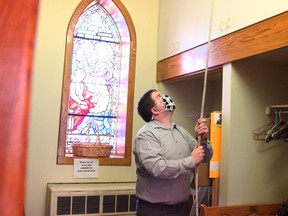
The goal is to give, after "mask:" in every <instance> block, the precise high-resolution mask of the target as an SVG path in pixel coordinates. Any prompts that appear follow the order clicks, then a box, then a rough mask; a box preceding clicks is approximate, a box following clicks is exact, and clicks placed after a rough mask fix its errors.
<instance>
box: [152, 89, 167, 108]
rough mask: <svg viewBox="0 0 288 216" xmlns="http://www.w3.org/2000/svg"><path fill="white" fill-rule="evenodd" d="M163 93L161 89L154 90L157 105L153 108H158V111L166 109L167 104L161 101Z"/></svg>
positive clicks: (153, 96) (153, 95) (153, 94)
mask: <svg viewBox="0 0 288 216" xmlns="http://www.w3.org/2000/svg"><path fill="white" fill-rule="evenodd" d="M162 96H163V93H162V92H160V91H155V92H152V94H151V97H152V99H153V100H154V102H155V106H154V107H153V108H156V109H157V110H158V111H160V110H163V109H165V105H164V104H163V103H162V102H161V99H162Z"/></svg>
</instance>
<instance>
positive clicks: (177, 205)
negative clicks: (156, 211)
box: [137, 198, 187, 209]
mask: <svg viewBox="0 0 288 216" xmlns="http://www.w3.org/2000/svg"><path fill="white" fill-rule="evenodd" d="M137 200H138V203H139V204H142V205H146V206H151V207H155V208H166V209H179V208H182V207H183V206H184V205H186V204H187V203H186V202H185V203H179V204H174V205H167V204H163V203H151V202H148V201H145V200H142V199H139V198H138V199H137Z"/></svg>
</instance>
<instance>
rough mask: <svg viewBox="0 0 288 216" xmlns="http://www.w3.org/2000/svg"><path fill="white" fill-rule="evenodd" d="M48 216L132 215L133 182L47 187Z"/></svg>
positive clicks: (134, 203) (133, 209)
mask: <svg viewBox="0 0 288 216" xmlns="http://www.w3.org/2000/svg"><path fill="white" fill-rule="evenodd" d="M47 196H48V197H47V204H48V208H47V211H48V213H47V215H50V216H58V215H63V216H66V215H90V216H94V215H95V216H96V215H97V216H98V215H103V216H104V215H135V211H136V196H135V184H134V183H118V184H115V183H113V184H48V192H47Z"/></svg>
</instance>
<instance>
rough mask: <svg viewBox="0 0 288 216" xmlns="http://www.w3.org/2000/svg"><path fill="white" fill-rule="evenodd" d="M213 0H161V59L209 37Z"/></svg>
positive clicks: (159, 47)
mask: <svg viewBox="0 0 288 216" xmlns="http://www.w3.org/2000/svg"><path fill="white" fill-rule="evenodd" d="M209 14H210V1H208V0H204V1H199V0H177V1H176V0H160V14H159V40H158V60H161V59H165V58H167V57H170V56H173V55H176V54H178V53H180V52H182V51H185V50H187V49H190V48H192V47H194V46H196V45H199V44H202V43H204V42H206V41H207V39H208V32H209V20H210V17H209Z"/></svg>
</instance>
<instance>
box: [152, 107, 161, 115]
mask: <svg viewBox="0 0 288 216" xmlns="http://www.w3.org/2000/svg"><path fill="white" fill-rule="evenodd" d="M151 112H152V113H153V114H157V113H158V112H159V111H158V110H157V109H156V107H155V106H154V107H152V108H151Z"/></svg>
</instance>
